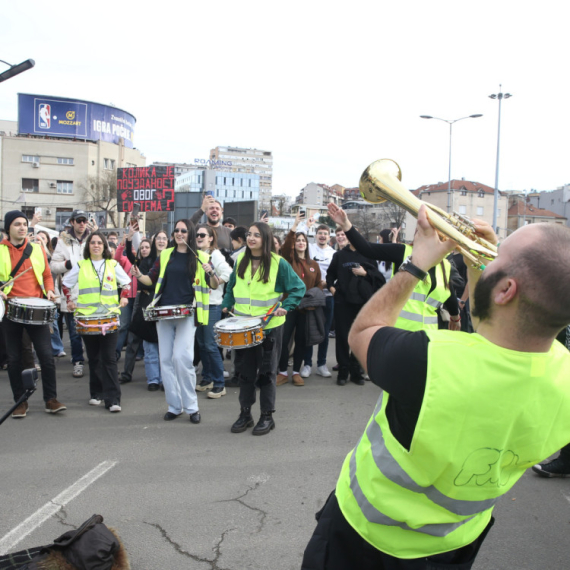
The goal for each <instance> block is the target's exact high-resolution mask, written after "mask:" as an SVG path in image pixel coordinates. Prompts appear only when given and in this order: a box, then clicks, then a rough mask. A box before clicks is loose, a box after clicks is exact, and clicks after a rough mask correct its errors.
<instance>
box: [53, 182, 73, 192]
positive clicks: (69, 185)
mask: <svg viewBox="0 0 570 570" xmlns="http://www.w3.org/2000/svg"><path fill="white" fill-rule="evenodd" d="M57 193H58V194H73V182H71V181H70V180H58V181H57Z"/></svg>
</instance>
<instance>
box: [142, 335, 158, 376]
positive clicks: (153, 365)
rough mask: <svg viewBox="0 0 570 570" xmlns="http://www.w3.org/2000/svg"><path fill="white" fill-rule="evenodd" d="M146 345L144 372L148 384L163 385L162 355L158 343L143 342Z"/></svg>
mask: <svg viewBox="0 0 570 570" xmlns="http://www.w3.org/2000/svg"><path fill="white" fill-rule="evenodd" d="M143 344H144V370H145V372H146V381H147V383H148V384H162V378H161V377H160V355H159V353H158V343H157V342H148V341H147V340H143Z"/></svg>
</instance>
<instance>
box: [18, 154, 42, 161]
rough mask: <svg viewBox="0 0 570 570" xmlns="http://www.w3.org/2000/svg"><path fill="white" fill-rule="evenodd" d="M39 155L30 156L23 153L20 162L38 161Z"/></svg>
mask: <svg viewBox="0 0 570 570" xmlns="http://www.w3.org/2000/svg"><path fill="white" fill-rule="evenodd" d="M39 161H40V157H39V156H32V155H31V154H23V155H22V162H39Z"/></svg>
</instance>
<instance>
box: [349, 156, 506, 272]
mask: <svg viewBox="0 0 570 570" xmlns="http://www.w3.org/2000/svg"><path fill="white" fill-rule="evenodd" d="M401 180H402V171H401V169H400V167H399V165H398V164H397V163H396V162H395V161H393V160H391V159H388V158H383V159H381V160H377V161H376V162H373V163H372V164H371V165H370V166H369V167H368V168H367V169H366V170H365V171H364V172H363V173H362V176H361V177H360V184H359V190H360V195H361V196H362V198H363V199H364V200H366V201H367V202H370V203H372V204H381V203H382V202H385V201H386V200H388V201H389V202H392V203H394V204H396V205H397V206H400V207H401V208H404V210H406V211H408V212H409V213H410V214H412V216H414V217H415V218H417V217H418V212H419V210H420V206H421V205H422V204H425V206H426V207H427V208H428V210H429V213H428V217H429V221H430V223H431V225H432V226H433V227H434V228H435V229H436V230H437V232H438V233H439V234H440V236H443V237H445V238H449V239H452V240H454V241H455V242H457V244H458V249H459V250H460V251H461V253H462V254H463V255H464V256H465V257H467V258H468V259H469V260H470V261H471V263H472V265H473V267H476V268H478V269H481V270H482V269H484V268H485V265H487V264H488V263H489V262H490V261H492V260H493V259H495V257H497V247H496V246H495V245H494V244H492V243H490V242H488V241H487V240H485V239H483V238H481V237H479V236H478V235H477V234H476V232H475V226H474V225H473V223H472V222H471V220H470V219H469V218H468V217H467V216H462V215H461V214H457V213H456V212H454V213H453V214H448V213H447V212H444V211H443V210H442V209H441V208H438V207H437V206H434V205H433V204H429V203H428V202H423V201H422V200H420V199H419V198H417V197H416V196H414V195H413V194H412V193H411V192H410V191H409V190H408V189H407V188H406V187H405V186H404V185H403V184H402V183H401Z"/></svg>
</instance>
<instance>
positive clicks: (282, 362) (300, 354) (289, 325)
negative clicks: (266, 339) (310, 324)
mask: <svg viewBox="0 0 570 570" xmlns="http://www.w3.org/2000/svg"><path fill="white" fill-rule="evenodd" d="M305 326H306V314H305V313H304V312H303V311H289V312H288V313H287V319H286V320H285V324H284V325H283V342H282V344H281V358H280V359H279V367H278V371H279V372H285V371H286V370H287V362H288V361H289V341H290V340H291V336H292V335H293V331H295V350H294V351H293V371H294V372H300V371H301V364H303V359H304V358H305V352H306V349H307V346H306V340H305Z"/></svg>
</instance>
